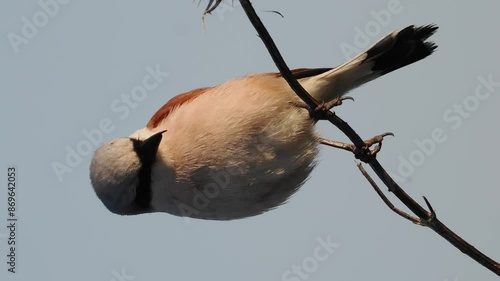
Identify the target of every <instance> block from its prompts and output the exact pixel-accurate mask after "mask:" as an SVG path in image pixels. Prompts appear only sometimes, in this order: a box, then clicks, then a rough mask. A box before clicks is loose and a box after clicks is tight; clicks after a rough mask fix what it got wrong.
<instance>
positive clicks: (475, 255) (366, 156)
mask: <svg viewBox="0 0 500 281" xmlns="http://www.w3.org/2000/svg"><path fill="white" fill-rule="evenodd" d="M214 1H216V2H215V4H214V6H212V7H211V5H212V4H213V2H214ZM221 1H222V0H209V5H208V6H207V12H206V13H209V12H211V11H213V10H214V9H215V8H216V7H217V6H218V5H219V4H220V2H221ZM240 3H241V6H242V7H243V9H244V11H245V13H246V15H247V17H248V19H249V20H250V22H251V23H252V25H253V26H254V28H255V29H256V30H257V32H258V34H259V36H260V38H261V39H262V41H263V42H264V44H265V46H266V48H267V49H268V51H269V53H270V55H271V57H272V59H273V61H274V63H275V64H276V66H277V67H278V69H279V71H280V73H281V75H282V77H283V78H284V79H285V80H286V81H287V83H288V84H289V85H290V87H291V88H292V89H293V91H294V92H295V93H296V94H297V95H298V96H299V97H300V98H301V99H302V100H303V101H304V102H305V103H306V105H307V106H308V108H307V109H308V110H309V113H310V115H311V117H313V118H315V119H318V120H319V119H322V120H328V121H329V122H330V123H332V124H333V125H335V126H336V127H337V128H338V129H340V130H341V131H342V132H343V133H344V134H345V135H346V136H347V137H348V138H349V140H350V141H351V142H352V143H353V145H348V144H342V143H338V142H333V141H328V140H324V139H320V140H319V141H320V143H323V144H327V145H330V146H334V147H339V148H341V149H344V150H349V151H352V152H353V153H354V154H355V157H356V158H358V159H360V160H361V161H363V162H365V163H368V164H369V165H370V167H371V168H372V169H373V171H374V172H375V173H376V174H377V176H378V177H379V179H380V180H381V181H382V182H383V183H384V184H385V185H386V186H387V187H388V188H389V191H391V192H392V193H394V195H395V196H396V197H397V198H398V199H399V200H400V201H401V202H402V203H403V204H404V205H405V206H406V207H408V208H409V209H410V210H411V211H412V212H413V213H414V214H415V216H416V217H414V216H411V215H409V214H407V213H405V212H403V211H401V210H399V209H397V208H396V207H394V205H393V204H392V203H391V202H390V201H389V200H388V199H387V197H386V196H385V195H384V194H383V193H382V192H381V191H380V189H379V188H378V186H377V185H376V184H375V182H374V181H373V179H372V178H371V177H370V176H369V175H368V174H367V173H366V170H364V168H363V167H362V166H360V165H358V167H359V168H360V170H361V172H362V173H363V175H365V177H366V178H367V180H368V181H369V182H370V184H371V185H372V187H373V188H374V189H375V191H376V192H377V194H378V195H379V196H380V197H381V198H382V200H383V201H384V202H385V203H386V205H387V206H388V207H389V208H390V209H391V210H393V211H394V212H396V213H397V214H398V215H400V216H402V217H404V218H406V219H408V220H410V221H412V222H413V223H418V224H419V225H422V226H426V227H428V228H430V229H432V230H433V231H435V232H436V233H438V234H439V235H440V236H441V237H443V238H444V239H446V240H447V241H448V242H450V243H451V244H452V245H453V246H455V247H456V248H457V249H459V250H460V251H462V252H463V253H464V254H466V255H468V256H469V257H471V258H472V259H474V260H475V261H477V262H478V263H480V264H482V265H483V266H485V267H486V268H488V269H489V270H491V271H492V272H494V273H495V274H497V275H498V276H500V264H499V263H497V262H496V261H494V260H492V259H491V258H489V257H488V256H486V255H485V254H483V253H482V252H480V251H479V250H477V249H476V248H474V247H473V246H472V245H471V244H469V243H467V242H466V241H465V240H463V239H462V238H461V237H460V236H458V235H457V234H455V233H454V232H453V231H451V230H450V229H449V228H448V227H446V226H445V225H444V224H443V223H442V222H441V221H439V220H438V219H437V216H436V213H435V212H434V209H433V208H432V206H431V204H430V203H429V201H428V200H427V198H425V197H424V201H425V203H426V204H427V207H428V208H429V211H427V210H426V209H424V208H423V207H422V206H421V205H420V204H418V203H417V202H416V201H415V200H414V199H413V198H411V197H410V196H409V195H408V194H407V193H406V192H405V191H404V190H403V189H402V188H401V187H400V186H399V185H398V184H397V183H396V182H395V181H394V180H393V179H392V178H391V177H390V176H389V174H388V173H387V172H386V171H385V169H384V168H383V167H382V165H381V164H380V163H379V162H378V160H377V159H376V155H377V152H378V151H380V147H381V144H382V139H383V135H381V136H382V139H379V138H380V136H377V137H375V138H377V139H375V138H374V139H372V142H370V141H368V142H365V141H363V139H362V138H361V137H360V136H359V135H358V133H356V131H354V130H353V129H352V128H351V126H349V124H347V123H346V122H345V121H344V120H342V119H341V118H340V117H338V116H337V115H336V114H335V113H334V112H331V111H330V108H328V107H326V106H324V104H323V105H322V104H321V103H319V102H318V101H317V100H315V99H314V98H313V97H312V96H311V95H309V93H307V91H306V90H305V89H304V88H303V87H302V86H301V85H300V84H299V82H298V81H297V80H296V79H295V78H294V77H293V76H292V73H291V71H290V69H289V68H288V66H287V65H286V63H285V61H284V60H283V57H282V56H281V54H280V52H279V50H278V48H277V47H276V45H275V43H274V41H273V39H272V38H271V36H270V35H269V33H268V31H267V29H266V28H265V26H264V24H263V23H262V22H261V20H260V18H259V17H258V15H257V14H256V13H255V10H254V9H253V7H252V4H251V3H250V1H249V0H240ZM372 144H378V146H377V147H376V148H375V149H374V150H370V146H371V145H372Z"/></svg>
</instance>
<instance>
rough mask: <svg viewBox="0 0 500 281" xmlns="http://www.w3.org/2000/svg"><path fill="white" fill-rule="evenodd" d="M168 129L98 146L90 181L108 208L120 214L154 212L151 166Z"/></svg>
mask: <svg viewBox="0 0 500 281" xmlns="http://www.w3.org/2000/svg"><path fill="white" fill-rule="evenodd" d="M164 132H165V131H162V132H159V133H156V134H154V135H152V136H150V137H149V138H147V139H144V140H140V139H136V138H119V139H114V140H112V141H110V142H107V143H105V144H103V145H102V146H101V147H99V148H98V149H97V151H96V152H95V154H94V157H93V159H92V162H91V164H90V181H91V182H92V186H93V187H94V190H95V192H96V194H97V196H98V197H99V199H101V201H102V202H103V203H104V205H105V206H106V208H108V210H110V211H111V212H113V213H115V214H119V215H136V214H142V213H147V212H151V206H150V202H151V169H152V166H153V163H154V162H155V160H156V152H157V151H158V146H159V145H160V142H161V139H162V133H164Z"/></svg>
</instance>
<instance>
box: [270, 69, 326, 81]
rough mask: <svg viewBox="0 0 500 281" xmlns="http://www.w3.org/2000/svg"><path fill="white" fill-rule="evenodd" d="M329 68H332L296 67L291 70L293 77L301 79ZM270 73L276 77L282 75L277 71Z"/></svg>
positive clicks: (321, 72)
mask: <svg viewBox="0 0 500 281" xmlns="http://www.w3.org/2000/svg"><path fill="white" fill-rule="evenodd" d="M330 70H332V68H296V69H292V70H291V71H292V75H293V77H294V78H295V79H302V78H307V77H311V76H316V75H320V74H323V73H325V72H328V71H330ZM270 74H271V75H273V76H276V77H282V76H281V73H279V72H273V73H270Z"/></svg>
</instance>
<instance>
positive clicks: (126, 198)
mask: <svg viewBox="0 0 500 281" xmlns="http://www.w3.org/2000/svg"><path fill="white" fill-rule="evenodd" d="M437 29H438V27H437V26H436V25H433V24H431V25H424V26H414V25H411V26H408V27H406V28H403V29H401V30H397V31H394V32H392V33H389V34H388V35H386V36H384V37H383V38H381V39H380V40H379V41H377V42H376V43H374V44H373V45H372V46H371V47H369V48H367V50H366V51H364V52H362V53H360V54H359V55H357V56H356V57H354V58H352V59H350V60H348V61H347V62H345V63H344V64H342V65H339V66H337V67H334V68H299V69H294V70H292V74H293V76H294V78H295V79H297V81H298V82H299V83H300V84H301V85H302V86H303V87H304V89H305V90H307V92H308V93H309V94H310V95H311V96H312V97H314V98H315V99H316V100H318V101H320V102H325V103H328V102H331V101H334V100H336V99H339V98H342V97H345V95H346V93H348V92H349V91H350V90H352V89H354V88H356V87H358V86H361V85H363V84H365V83H367V82H369V81H371V80H373V79H376V78H378V77H381V76H383V75H385V74H387V73H390V72H392V71H394V70H397V69H400V68H402V67H404V66H407V65H409V64H412V63H414V62H417V61H420V60H422V59H424V58H426V57H427V56H429V55H431V54H432V53H433V52H434V51H435V49H436V48H437V45H436V44H435V43H434V42H431V41H428V40H427V39H428V38H429V37H430V36H431V35H433V34H434V33H435V32H436V30H437ZM301 103H302V104H304V103H303V102H302V101H301V100H300V99H299V98H298V97H297V95H296V94H295V93H294V92H293V90H292V89H291V88H290V87H289V85H288V84H287V83H286V81H285V79H284V78H283V77H282V75H281V74H280V73H260V74H250V75H246V76H242V77H239V78H235V79H231V80H229V81H227V82H224V83H222V84H219V85H216V86H211V87H205V88H199V89H195V90H192V91H189V92H186V93H183V94H180V95H177V96H175V97H174V98H172V99H170V100H169V101H167V102H166V103H165V104H164V105H163V106H161V107H160V108H159V109H158V111H157V112H156V113H154V114H153V116H152V117H151V119H150V120H149V122H148V123H147V124H146V126H145V127H144V128H141V129H138V130H137V131H135V132H133V133H132V134H131V135H130V136H128V137H121V138H117V139H113V140H110V141H107V142H105V143H104V144H102V145H101V146H100V147H99V148H97V149H96V151H95V153H94V155H93V158H92V160H91V163H90V169H89V170H90V182H91V185H92V186H93V189H94V191H95V193H96V195H97V197H98V198H99V199H100V200H101V201H102V203H103V204H104V206H105V207H106V208H107V209H108V210H109V211H110V212H112V213H115V214H118V215H139V214H147V213H156V212H163V213H168V214H171V215H174V216H180V217H189V218H196V219H204V220H234V219H243V218H247V217H252V216H256V215H260V214H263V213H265V212H267V211H269V210H272V209H275V208H277V207H278V206H280V205H282V204H284V203H286V202H287V201H288V200H289V198H290V197H291V196H292V195H293V194H294V193H295V192H297V190H298V189H299V188H300V187H301V186H302V185H303V184H304V183H305V182H306V181H307V179H308V178H309V176H310V173H311V171H312V170H313V169H314V168H315V167H316V166H317V163H318V160H317V157H318V150H319V145H320V141H319V140H320V139H321V137H320V136H319V133H318V132H317V131H316V129H315V125H316V124H317V122H318V120H315V119H314V118H311V114H310V112H309V111H308V110H305V109H304V108H303V107H301V106H297V105H298V104H301Z"/></svg>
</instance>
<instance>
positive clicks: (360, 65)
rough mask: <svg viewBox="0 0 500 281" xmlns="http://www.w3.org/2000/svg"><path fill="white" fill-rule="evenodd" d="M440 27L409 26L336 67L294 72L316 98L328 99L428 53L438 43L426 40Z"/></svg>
mask: <svg viewBox="0 0 500 281" xmlns="http://www.w3.org/2000/svg"><path fill="white" fill-rule="evenodd" d="M437 29H438V27H437V26H435V25H426V26H420V27H415V26H413V25H412V26H408V27H407V28H405V29H403V30H400V31H395V32H393V33H391V34H389V35H387V36H385V37H384V38H382V39H381V40H380V41H378V42H377V43H375V44H374V45H373V46H371V47H370V48H368V50H367V51H365V52H364V53H362V54H360V55H358V56H356V57H355V58H353V59H351V60H349V61H348V62H346V63H344V64H342V65H340V66H338V67H336V68H333V69H331V68H330V69H329V68H322V69H296V70H294V71H293V73H294V75H295V77H296V78H297V79H299V81H300V83H301V84H302V85H303V86H304V87H305V88H306V90H308V91H309V93H310V94H311V95H312V96H313V97H315V98H316V99H318V100H322V101H329V100H331V99H334V98H337V97H340V96H342V95H344V94H346V93H347V92H348V91H349V90H352V89H354V88H356V87H358V86H360V85H362V84H364V83H366V82H369V81H371V80H373V79H375V78H378V77H380V76H382V75H384V74H387V73H389V72H392V71H394V70H396V69H399V68H402V67H404V66H407V65H409V64H412V63H414V62H417V61H419V60H421V59H423V58H425V57H427V56H429V55H430V54H432V53H433V52H434V50H435V49H436V48H437V46H436V45H435V44H434V43H433V42H427V41H426V40H427V39H428V38H429V37H430V36H431V35H432V34H434V33H435V32H436V30H437Z"/></svg>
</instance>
